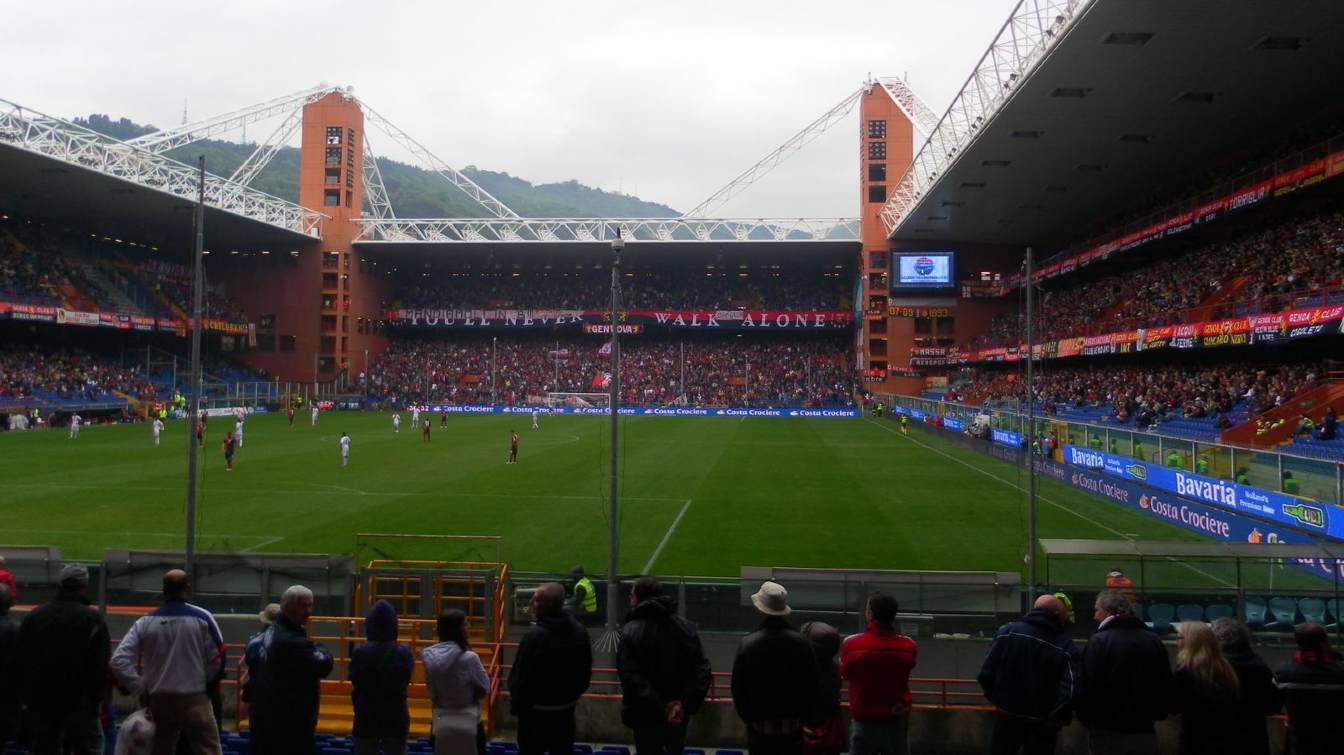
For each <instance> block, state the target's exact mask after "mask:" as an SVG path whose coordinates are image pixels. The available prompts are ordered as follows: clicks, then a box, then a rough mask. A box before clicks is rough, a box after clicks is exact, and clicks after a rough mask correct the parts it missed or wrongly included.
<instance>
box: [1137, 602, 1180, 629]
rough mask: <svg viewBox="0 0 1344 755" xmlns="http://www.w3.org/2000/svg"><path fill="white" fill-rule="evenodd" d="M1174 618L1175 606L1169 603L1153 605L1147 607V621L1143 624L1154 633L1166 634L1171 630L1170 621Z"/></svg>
mask: <svg viewBox="0 0 1344 755" xmlns="http://www.w3.org/2000/svg"><path fill="white" fill-rule="evenodd" d="M1174 618H1176V606H1173V605H1172V604H1170V603H1153V604H1151V605H1149V606H1148V621H1145V622H1144V623H1145V624H1147V625H1148V628H1149V629H1151V630H1153V631H1154V632H1166V631H1170V629H1171V620H1172V619H1174Z"/></svg>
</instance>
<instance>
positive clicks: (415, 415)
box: [411, 405, 420, 425]
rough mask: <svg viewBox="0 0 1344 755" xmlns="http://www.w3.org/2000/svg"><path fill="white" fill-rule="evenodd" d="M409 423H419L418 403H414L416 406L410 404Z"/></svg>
mask: <svg viewBox="0 0 1344 755" xmlns="http://www.w3.org/2000/svg"><path fill="white" fill-rule="evenodd" d="M411 424H412V425H418V424H420V407H419V405H416V406H412V407H411Z"/></svg>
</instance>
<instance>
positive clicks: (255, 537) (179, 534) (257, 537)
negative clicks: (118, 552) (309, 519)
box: [5, 527, 273, 545]
mask: <svg viewBox="0 0 1344 755" xmlns="http://www.w3.org/2000/svg"><path fill="white" fill-rule="evenodd" d="M5 532H13V533H18V534H21V535H127V536H129V537H182V536H183V535H182V532H181V531H178V532H124V531H122V530H115V531H112V530H46V529H22V530H16V529H11V528H8V527H7V528H5ZM203 536H205V537H223V538H232V539H234V540H262V541H268V542H263V545H267V544H269V542H271V541H273V538H271V537H270V536H268V535H230V534H227V533H219V534H216V533H210V532H207V533H203Z"/></svg>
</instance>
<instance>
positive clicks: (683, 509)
mask: <svg viewBox="0 0 1344 755" xmlns="http://www.w3.org/2000/svg"><path fill="white" fill-rule="evenodd" d="M632 500H638V499H632ZM690 507H691V499H689V498H687V499H686V503H684V504H682V505H681V511H678V512H677V518H676V519H673V520H672V525H671V526H670V527H668V528H667V532H666V533H665V534H664V535H663V539H662V540H660V541H659V542H658V547H657V548H654V549H653V555H652V556H649V562H648V563H647V564H644V569H643V570H642V571H641V573H642V574H648V573H650V572H652V571H653V565H654V564H656V563H658V557H659V556H661V555H663V548H665V547H667V542H668V541H669V540H671V539H672V533H673V532H676V531H677V525H679V524H681V518H682V517H683V516H686V509H689V508H690Z"/></svg>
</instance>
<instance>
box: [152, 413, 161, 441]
mask: <svg viewBox="0 0 1344 755" xmlns="http://www.w3.org/2000/svg"><path fill="white" fill-rule="evenodd" d="M150 427H151V428H152V429H153V431H154V445H156V446H157V445H159V436H160V435H162V434H163V420H161V419H159V418H158V417H155V418H154V424H153V425H150Z"/></svg>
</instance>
